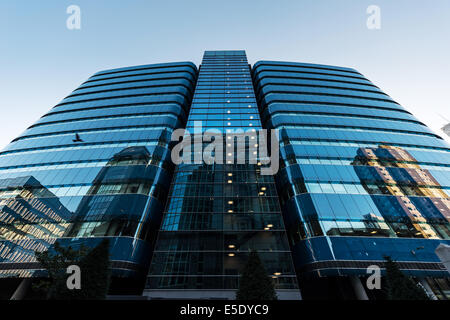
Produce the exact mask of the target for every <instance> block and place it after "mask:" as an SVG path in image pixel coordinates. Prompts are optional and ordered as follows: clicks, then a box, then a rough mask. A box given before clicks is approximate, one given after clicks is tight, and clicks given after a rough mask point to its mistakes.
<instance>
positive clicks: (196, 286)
mask: <svg viewBox="0 0 450 320" xmlns="http://www.w3.org/2000/svg"><path fill="white" fill-rule="evenodd" d="M186 129H187V130H188V131H189V132H190V133H191V134H192V133H198V132H205V131H206V130H215V131H219V132H221V133H222V134H223V141H224V152H226V151H225V150H226V144H227V143H229V141H228V140H227V139H226V137H225V134H226V133H227V132H229V131H230V130H232V131H236V130H243V131H244V132H247V131H250V130H253V129H254V130H259V129H261V121H260V115H259V112H258V106H257V103H256V98H255V93H254V89H253V83H252V78H251V75H250V67H249V65H248V62H247V57H246V54H245V51H206V52H205V54H204V57H203V61H202V65H201V68H200V73H199V77H198V81H197V86H196V89H195V93H194V98H193V101H192V106H191V111H190V114H189V118H188V122H187V127H186ZM257 143H258V142H257V141H253V140H251V138H250V137H249V138H248V140H246V144H245V148H246V152H247V153H248V151H249V149H251V148H249V146H250V145H251V144H257ZM206 144H207V143H206V142H204V145H206ZM253 146H254V145H253ZM193 149H194V148H193ZM252 150H253V149H252ZM238 156H239V153H236V155H235V159H234V160H235V161H233V163H231V164H230V163H229V162H228V161H225V160H224V162H223V163H214V164H206V163H204V162H203V161H202V162H201V163H191V164H189V163H181V164H179V165H178V166H177V167H176V169H175V174H174V179H173V181H172V185H171V189H170V192H169V199H168V202H167V206H166V209H165V213H164V217H163V221H162V225H161V228H160V232H159V236H158V240H157V244H156V248H155V251H154V256H153V259H152V265H151V268H150V271H149V276H148V281H147V285H146V294H147V295H149V296H152V297H168V298H177V297H179V298H183V297H184V294H186V297H187V296H189V297H191V298H192V297H197V298H234V293H235V290H236V289H237V288H238V287H239V275H240V273H241V272H242V270H243V267H244V266H245V264H246V263H247V259H248V256H249V253H250V252H251V251H252V250H255V251H257V252H258V254H259V256H260V258H261V260H262V262H263V264H264V267H265V269H266V271H267V273H268V275H269V276H270V277H272V278H273V281H274V283H275V287H276V289H277V290H278V291H280V290H281V291H284V292H289V291H290V292H291V293H294V298H295V294H298V288H297V280H296V276H295V272H294V271H293V264H292V259H291V254H290V250H289V245H288V242H287V237H286V232H285V228H284V224H283V220H282V216H281V212H280V206H279V202H278V196H277V191H276V188H275V183H274V178H273V176H271V175H261V172H260V169H261V167H260V166H259V165H258V163H251V162H250V161H249V156H248V154H247V156H246V158H245V162H244V163H242V162H240V163H238V161H236V158H237V157H238ZM187 289H188V290H189V293H187ZM192 290H194V291H195V293H193V291H192ZM290 298H293V296H291V297H290Z"/></svg>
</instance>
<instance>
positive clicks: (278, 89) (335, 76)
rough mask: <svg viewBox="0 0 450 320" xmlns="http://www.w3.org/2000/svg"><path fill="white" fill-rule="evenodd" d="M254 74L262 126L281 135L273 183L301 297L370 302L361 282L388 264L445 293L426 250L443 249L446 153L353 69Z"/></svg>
mask: <svg viewBox="0 0 450 320" xmlns="http://www.w3.org/2000/svg"><path fill="white" fill-rule="evenodd" d="M253 76H254V81H255V86H256V88H257V89H256V92H257V97H258V99H259V102H260V107H261V118H262V124H263V126H267V127H271V128H277V129H280V137H281V138H280V140H281V141H280V146H281V158H282V162H283V163H282V166H283V168H282V169H281V170H280V171H279V173H278V174H277V177H276V180H277V185H278V189H279V190H280V200H281V205H282V210H283V214H284V219H285V223H286V229H287V231H288V236H289V240H290V245H291V249H292V252H293V257H294V263H295V267H296V271H297V274H298V275H299V281H300V286H301V288H302V295H303V296H304V297H305V298H308V297H310V298H327V297H341V298H342V297H344V298H345V297H348V298H354V293H355V294H356V297H357V298H360V299H365V298H367V296H369V298H373V297H375V296H376V295H377V292H376V291H377V290H374V291H370V290H365V289H364V288H362V286H361V281H360V277H365V276H366V275H367V273H366V268H367V267H368V266H370V265H379V266H380V267H382V265H383V264H382V262H383V258H384V256H390V257H391V258H392V259H394V260H397V261H398V262H399V264H400V267H401V269H402V270H403V271H404V272H405V273H407V274H409V275H411V276H414V277H416V278H417V280H418V281H419V282H421V283H422V285H423V286H424V287H426V288H427V289H428V290H430V289H433V290H434V292H435V294H436V295H437V296H438V297H440V298H443V297H444V296H445V295H447V296H449V292H450V291H449V288H450V286H449V284H450V283H449V279H448V273H447V271H446V270H445V269H444V268H443V265H442V264H441V263H440V260H439V259H438V257H437V256H436V254H435V252H434V250H435V249H436V247H437V246H438V245H439V244H440V243H446V244H449V243H450V240H449V239H450V227H449V218H450V197H449V194H450V191H449V187H450V171H449V170H450V165H449V164H450V152H449V151H450V148H449V145H448V144H447V143H446V142H445V141H444V140H442V138H440V137H439V136H437V135H435V134H434V133H433V132H432V131H431V130H429V129H428V128H427V127H426V126H425V125H424V124H423V123H421V122H420V121H418V120H417V119H416V118H415V117H414V116H413V115H411V114H410V113H409V112H408V111H406V110H405V109H404V108H402V107H401V106H400V105H399V104H398V103H396V102H395V101H393V100H392V99H391V98H390V97H389V96H388V95H386V94H385V93H383V92H382V91H381V90H380V89H379V88H378V87H376V86H375V85H373V84H372V83H371V82H370V81H368V80H367V79H365V78H364V77H363V76H362V75H361V74H360V73H358V72H357V71H355V70H353V69H348V68H340V67H332V66H324V65H314V64H305V63H292V62H272V61H260V62H257V63H256V64H255V66H254V68H253ZM363 283H364V282H363ZM361 289H362V290H361ZM333 290H335V292H333Z"/></svg>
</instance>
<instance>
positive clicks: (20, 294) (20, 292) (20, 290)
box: [9, 278, 31, 300]
mask: <svg viewBox="0 0 450 320" xmlns="http://www.w3.org/2000/svg"><path fill="white" fill-rule="evenodd" d="M30 283H31V279H30V278H26V279H23V280H22V282H20V284H19V286H18V287H17V289H16V291H14V293H13V295H12V296H11V298H10V299H9V300H22V299H23V298H24V297H25V294H26V293H27V291H28V287H29V286H30Z"/></svg>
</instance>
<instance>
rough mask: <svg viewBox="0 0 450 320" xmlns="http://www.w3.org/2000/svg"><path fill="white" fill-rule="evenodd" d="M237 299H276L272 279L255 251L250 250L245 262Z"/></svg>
mask: <svg viewBox="0 0 450 320" xmlns="http://www.w3.org/2000/svg"><path fill="white" fill-rule="evenodd" d="M236 299H237V300H277V294H276V292H275V287H274V284H273V281H272V279H271V278H270V277H269V276H268V274H267V272H266V269H265V268H264V266H263V264H262V263H261V259H260V258H259V255H258V253H257V252H256V251H252V252H250V255H249V257H248V261H247V264H246V265H245V267H244V270H243V272H242V274H241V277H240V279H239V289H238V291H237V293H236Z"/></svg>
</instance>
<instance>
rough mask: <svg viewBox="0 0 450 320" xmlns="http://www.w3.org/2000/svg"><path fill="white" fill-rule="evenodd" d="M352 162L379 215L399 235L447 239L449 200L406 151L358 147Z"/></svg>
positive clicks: (438, 185)
mask: <svg viewBox="0 0 450 320" xmlns="http://www.w3.org/2000/svg"><path fill="white" fill-rule="evenodd" d="M352 165H353V166H354V170H355V172H356V173H357V175H358V177H359V178H360V180H361V184H362V186H363V187H364V189H365V190H366V191H367V193H369V194H370V195H371V197H372V199H373V201H374V203H375V204H376V206H377V208H378V209H379V211H380V213H381V214H382V217H379V216H377V217H374V218H376V219H378V220H379V221H383V220H384V221H386V223H387V224H388V225H389V226H390V227H391V228H392V229H393V230H394V232H395V233H396V235H397V236H399V237H417V238H429V239H439V238H448V236H449V230H448V221H450V199H449V197H448V195H447V194H446V193H445V191H444V190H443V189H442V187H441V185H440V184H439V183H438V182H437V180H436V179H435V178H434V177H433V176H432V175H431V173H430V172H429V171H428V170H426V169H423V168H421V167H420V165H419V164H418V163H417V160H416V159H415V158H414V157H413V156H411V154H410V153H408V152H407V151H406V150H404V149H402V148H399V147H393V146H389V145H380V146H379V147H378V148H359V149H358V151H357V156H356V158H355V160H354V161H353V163H352Z"/></svg>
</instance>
